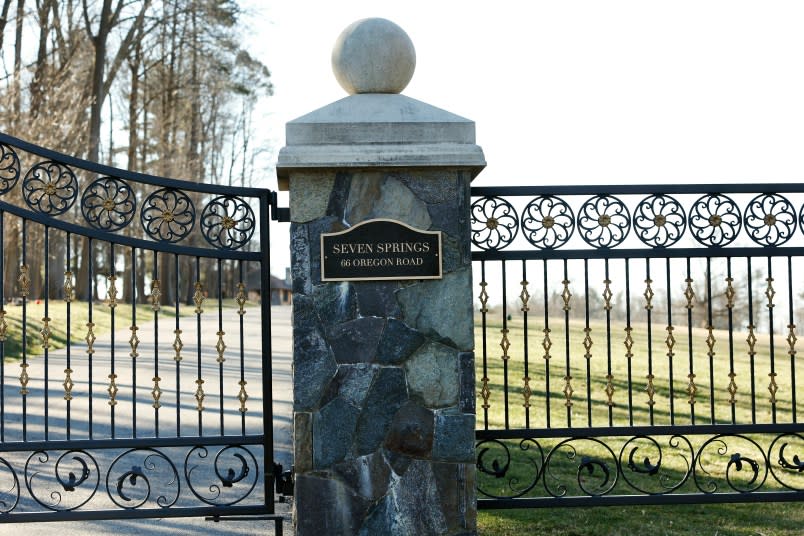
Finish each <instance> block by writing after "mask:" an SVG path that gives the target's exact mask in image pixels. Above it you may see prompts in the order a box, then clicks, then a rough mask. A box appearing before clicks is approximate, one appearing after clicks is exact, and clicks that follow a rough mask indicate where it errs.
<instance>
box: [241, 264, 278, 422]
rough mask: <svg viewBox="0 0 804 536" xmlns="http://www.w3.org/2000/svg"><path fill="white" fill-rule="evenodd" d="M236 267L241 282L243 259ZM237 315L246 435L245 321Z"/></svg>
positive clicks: (242, 415) (242, 411)
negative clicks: (238, 319) (238, 320)
mask: <svg viewBox="0 0 804 536" xmlns="http://www.w3.org/2000/svg"><path fill="white" fill-rule="evenodd" d="M238 269H239V270H238V271H239V276H240V282H241V283H242V282H244V281H245V280H244V279H243V261H239V263H238ZM269 294H270V293H269ZM261 295H262V294H261ZM244 312H245V311H244ZM238 316H239V317H240V392H239V393H238V395H237V396H238V398H239V399H240V429H241V434H242V435H246V400H247V399H248V395H247V394H246V346H245V334H244V330H245V323H244V318H243V316H244V315H242V314H239V315H238ZM270 323H271V322H270V321H268V324H270Z"/></svg>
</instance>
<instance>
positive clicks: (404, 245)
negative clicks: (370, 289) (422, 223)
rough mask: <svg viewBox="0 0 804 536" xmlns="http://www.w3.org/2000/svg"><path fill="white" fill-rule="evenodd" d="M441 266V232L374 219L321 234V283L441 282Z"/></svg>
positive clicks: (393, 221)
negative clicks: (438, 280)
mask: <svg viewBox="0 0 804 536" xmlns="http://www.w3.org/2000/svg"><path fill="white" fill-rule="evenodd" d="M441 265H442V262H441V231H422V230H419V229H414V228H413V227H411V226H409V225H406V224H404V223H402V222H399V221H396V220H388V219H375V220H367V221H364V222H361V223H359V224H357V225H355V226H354V227H351V228H349V229H347V230H345V231H341V232H339V233H322V234H321V280H322V281H377V280H394V279H396V280H403V279H441Z"/></svg>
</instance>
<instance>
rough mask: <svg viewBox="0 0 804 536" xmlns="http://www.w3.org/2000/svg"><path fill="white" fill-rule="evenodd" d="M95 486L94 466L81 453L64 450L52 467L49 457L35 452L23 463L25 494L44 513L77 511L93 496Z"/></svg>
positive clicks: (95, 489) (97, 472) (87, 457)
mask: <svg viewBox="0 0 804 536" xmlns="http://www.w3.org/2000/svg"><path fill="white" fill-rule="evenodd" d="M99 483H100V471H99V469H98V462H97V461H96V460H95V458H94V457H93V456H92V455H90V454H89V453H88V452H86V451H84V450H78V449H74V450H68V451H67V452H65V453H64V454H62V455H61V456H59V457H58V458H57V459H56V461H55V464H51V462H50V454H48V453H47V452H46V451H43V450H37V451H35V452H33V453H32V454H31V455H30V456H29V457H28V460H27V461H26V462H25V486H26V487H27V489H28V493H29V494H30V495H31V497H32V498H33V500H35V501H36V502H37V503H38V504H39V505H41V506H42V507H44V508H46V509H48V510H53V511H68V510H75V509H77V508H81V507H82V506H84V505H85V504H87V503H88V502H89V501H90V500H92V498H93V497H94V496H95V493H96V492H97V491H98V485H99Z"/></svg>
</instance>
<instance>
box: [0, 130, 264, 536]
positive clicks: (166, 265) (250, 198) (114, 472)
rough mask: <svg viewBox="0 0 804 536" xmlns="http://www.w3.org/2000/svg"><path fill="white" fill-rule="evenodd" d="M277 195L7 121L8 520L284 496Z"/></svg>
mask: <svg viewBox="0 0 804 536" xmlns="http://www.w3.org/2000/svg"><path fill="white" fill-rule="evenodd" d="M274 203H275V198H274V195H273V193H272V192H270V191H267V190H262V189H255V188H230V187H222V186H217V185H211V184H204V183H192V182H183V181H177V180H172V179H164V178H159V177H153V176H149V175H143V174H138V173H133V172H129V171H125V170H120V169H114V168H110V167H106V166H101V165H97V164H94V163H91V162H86V161H82V160H79V159H75V158H71V157H68V156H65V155H61V154H58V153H55V152H52V151H49V150H47V149H43V148H40V147H37V146H34V145H31V144H28V143H25V142H22V141H20V140H17V139H14V138H11V137H9V136H5V135H0V236H2V241H0V379H2V381H1V382H0V523H3V522H15V521H55V520H68V519H105V518H116V519H120V518H134V517H173V516H199V515H207V516H220V515H232V514H265V513H273V511H274V494H273V467H272V465H271V461H272V460H273V439H272V427H271V422H272V418H271V416H272V413H271V400H272V393H271V360H270V356H271V351H270V320H269V319H270V309H269V307H270V304H269V302H270V300H269V299H268V295H267V294H268V292H269V273H268V271H269V266H270V263H269V248H268V238H269V235H268V231H269V229H268V220H269V217H270V215H271V214H270V211H271V207H272V205H273V204H274ZM263 295H264V296H265V299H262V300H260V297H261V296H263ZM266 423H267V424H266Z"/></svg>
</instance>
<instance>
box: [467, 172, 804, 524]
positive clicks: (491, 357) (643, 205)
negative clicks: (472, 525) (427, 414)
mask: <svg viewBox="0 0 804 536" xmlns="http://www.w3.org/2000/svg"><path fill="white" fill-rule="evenodd" d="M472 195H473V204H472V214H471V217H472V242H473V244H474V246H475V248H476V250H475V251H474V252H473V259H474V262H475V266H474V277H475V283H476V285H477V289H478V294H477V299H476V325H477V329H476V349H477V350H476V355H477V361H476V362H477V385H478V391H479V392H478V430H477V434H476V436H477V441H478V442H477V467H478V492H479V497H480V500H479V507H480V508H511V507H519V506H547V505H551V506H554V505H594V504H598V505H602V504H618V503H671V502H676V503H679V502H706V501H721V502H724V501H730V502H734V501H754V500H801V499H802V498H804V494H803V493H802V491H804V462H802V461H801V459H802V458H804V456H802V454H804V436H803V435H802V434H801V433H800V432H801V425H800V424H799V418H800V416H801V415H802V410H804V407H802V408H799V406H800V405H802V404H804V394H802V395H798V393H797V391H798V390H799V389H800V387H799V386H798V385H797V380H796V377H797V361H796V355H797V342H798V337H797V325H800V322H801V320H802V318H803V317H804V278H802V273H804V247H803V246H804V186H802V185H798V184H767V185H745V186H743V185H694V186H693V185H690V186H686V185H666V186H661V185H650V186H602V187H488V188H473V189H472ZM799 383H801V380H799Z"/></svg>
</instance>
